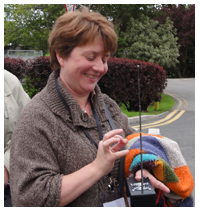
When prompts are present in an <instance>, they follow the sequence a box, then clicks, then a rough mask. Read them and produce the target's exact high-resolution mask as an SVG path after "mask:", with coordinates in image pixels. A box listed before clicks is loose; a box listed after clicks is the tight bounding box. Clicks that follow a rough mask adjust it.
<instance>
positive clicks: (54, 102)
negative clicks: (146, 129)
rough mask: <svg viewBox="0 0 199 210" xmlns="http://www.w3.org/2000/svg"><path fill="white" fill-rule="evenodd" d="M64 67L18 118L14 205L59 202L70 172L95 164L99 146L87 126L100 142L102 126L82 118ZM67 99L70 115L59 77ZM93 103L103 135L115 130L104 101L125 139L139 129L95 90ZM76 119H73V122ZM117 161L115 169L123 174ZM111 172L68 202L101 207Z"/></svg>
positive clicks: (12, 174) (13, 149)
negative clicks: (68, 87)
mask: <svg viewBox="0 0 199 210" xmlns="http://www.w3.org/2000/svg"><path fill="white" fill-rule="evenodd" d="M58 76H59V71H55V72H53V73H52V74H51V75H50V77H49V79H48V82H47V85H46V87H45V88H44V89H43V90H42V91H41V92H40V93H39V94H37V95H36V96H35V97H34V98H33V99H32V100H31V102H30V103H29V104H28V105H27V106H26V107H25V109H24V110H23V111H22V113H21V114H20V117H19V119H18V122H17V125H16V129H15V132H14V134H13V138H12V145H11V164H10V165H11V166H10V186H11V196H12V203H13V206H49V207H50V206H51V207H56V206H58V204H59V202H60V192H61V181H62V177H63V175H67V174H71V173H73V172H75V171H77V170H79V169H81V168H82V167H84V166H85V165H87V164H89V163H91V162H92V161H93V160H94V159H95V158H96V154H97V149H96V147H95V146H94V144H93V143H92V142H90V140H89V139H88V138H87V137H86V136H85V134H84V133H83V132H82V130H81V129H79V126H83V127H84V128H85V129H86V130H87V132H88V133H89V134H90V136H92V138H93V139H94V140H95V141H96V143H99V141H100V137H99V132H98V129H97V124H96V122H95V119H94V118H93V117H92V116H88V118H86V119H85V118H83V117H82V116H83V113H84V112H83V111H82V109H81V108H80V106H79V105H78V104H77V102H76V101H75V100H74V98H73V97H72V96H71V95H70V94H69V92H68V91H67V90H66V89H65V87H64V86H63V84H62V82H61V80H60V78H59V77H58ZM57 77H58V85H59V89H60V92H61V94H62V96H63V97H64V100H65V101H66V103H67V104H68V106H69V107H70V110H71V117H68V114H69V113H68V111H67V109H66V108H65V106H64V105H63V103H62V101H61V100H60V98H59V96H58V93H57V91H56V88H55V78H57ZM95 93H96V94H95V96H94V98H93V106H94V108H95V111H96V113H97V115H98V117H99V121H100V124H101V128H102V133H103V135H104V134H105V133H107V132H108V131H110V130H111V128H110V125H109V122H108V117H107V115H106V113H105V109H104V106H103V101H104V102H105V103H106V105H107V108H108V109H109V111H110V114H111V116H112V118H113V121H114V123H115V125H116V127H117V128H122V129H123V130H124V132H123V133H122V136H123V137H125V136H127V135H129V134H132V133H134V132H135V130H133V129H132V128H131V127H130V126H129V125H128V118H127V117H126V116H125V115H123V114H122V113H121V111H120V109H119V107H118V106H117V104H116V103H115V102H114V101H113V100H111V99H110V98H109V97H108V96H107V95H104V94H102V93H101V91H100V89H99V87H98V86H96V88H95ZM71 118H72V120H71ZM118 163H119V160H118V161H116V163H115V166H114V168H113V170H112V175H113V177H115V178H117V177H118ZM108 181H109V179H108V176H107V175H106V176H104V177H102V178H101V179H100V180H99V181H98V182H96V183H95V184H94V185H93V186H92V187H91V188H90V189H88V190H87V191H86V192H84V193H83V194H82V195H81V196H79V197H78V198H77V199H75V200H74V201H73V202H71V203H70V204H69V205H68V206H81V207H86V206H99V205H100V201H99V195H100V194H101V193H102V192H103V191H104V190H106V188H107V185H108Z"/></svg>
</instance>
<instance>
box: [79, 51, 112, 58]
mask: <svg viewBox="0 0 199 210" xmlns="http://www.w3.org/2000/svg"><path fill="white" fill-rule="evenodd" d="M84 53H94V54H99V53H101V52H96V51H93V50H88V51H85V52H83V54H84ZM110 55H111V54H110V52H107V53H105V54H104V57H109V56H110Z"/></svg>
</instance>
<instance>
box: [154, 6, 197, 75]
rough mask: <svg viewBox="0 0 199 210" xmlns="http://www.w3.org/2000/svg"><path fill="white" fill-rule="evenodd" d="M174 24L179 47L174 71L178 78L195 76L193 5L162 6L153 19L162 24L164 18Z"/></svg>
mask: <svg viewBox="0 0 199 210" xmlns="http://www.w3.org/2000/svg"><path fill="white" fill-rule="evenodd" d="M167 17H170V19H171V20H172V21H173V23H174V27H175V28H176V29H177V34H176V36H177V37H178V43H179V45H180V48H179V53H180V57H178V60H179V64H178V65H177V68H176V69H175V71H177V74H178V76H179V77H187V76H195V5H194V4H193V5H188V6H186V5H178V6H177V5H170V6H168V5H164V6H163V7H162V9H161V10H160V16H159V17H156V18H155V19H156V20H158V21H159V22H160V23H164V22H165V20H166V18H167Z"/></svg>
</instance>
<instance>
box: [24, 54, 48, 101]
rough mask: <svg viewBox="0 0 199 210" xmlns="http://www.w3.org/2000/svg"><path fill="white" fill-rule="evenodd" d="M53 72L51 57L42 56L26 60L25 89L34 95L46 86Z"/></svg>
mask: <svg viewBox="0 0 199 210" xmlns="http://www.w3.org/2000/svg"><path fill="white" fill-rule="evenodd" d="M51 72H52V70H51V67H50V60H49V57H43V56H40V57H36V58H34V59H29V60H27V61H26V80H25V83H24V87H25V88H24V89H26V91H27V92H29V93H31V96H30V97H33V96H34V95H35V94H37V93H38V92H40V91H41V90H42V89H43V88H44V87H45V86H46V83H47V80H48V77H49V75H50V74H51Z"/></svg>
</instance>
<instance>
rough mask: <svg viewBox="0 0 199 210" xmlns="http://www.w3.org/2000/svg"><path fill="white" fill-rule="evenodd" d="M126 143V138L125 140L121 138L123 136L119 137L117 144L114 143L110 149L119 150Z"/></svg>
mask: <svg viewBox="0 0 199 210" xmlns="http://www.w3.org/2000/svg"><path fill="white" fill-rule="evenodd" d="M127 143H128V140H127V139H123V138H122V137H121V138H120V141H119V142H118V143H117V144H115V145H114V146H113V147H112V148H111V150H112V151H113V152H117V151H119V150H121V149H122V148H123V147H124V146H125V145H126V144H127Z"/></svg>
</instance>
